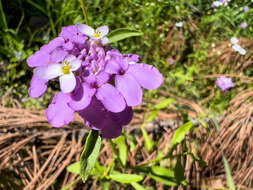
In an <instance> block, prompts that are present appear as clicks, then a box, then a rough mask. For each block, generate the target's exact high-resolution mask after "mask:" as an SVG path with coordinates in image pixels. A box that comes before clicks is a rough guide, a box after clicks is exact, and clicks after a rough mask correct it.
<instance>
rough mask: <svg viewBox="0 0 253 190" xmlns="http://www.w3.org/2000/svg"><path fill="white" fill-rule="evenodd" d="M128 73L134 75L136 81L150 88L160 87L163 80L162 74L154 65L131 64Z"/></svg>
mask: <svg viewBox="0 0 253 190" xmlns="http://www.w3.org/2000/svg"><path fill="white" fill-rule="evenodd" d="M127 73H129V74H131V75H132V76H134V78H135V79H136V81H137V82H138V83H139V84H140V85H141V86H142V87H143V88H146V89H148V90H153V89H156V88H158V87H159V86H161V84H162V82H163V76H162V74H161V73H160V72H159V71H158V69H157V68H155V67H153V66H152V65H147V64H131V65H130V66H129V69H128V71H127Z"/></svg>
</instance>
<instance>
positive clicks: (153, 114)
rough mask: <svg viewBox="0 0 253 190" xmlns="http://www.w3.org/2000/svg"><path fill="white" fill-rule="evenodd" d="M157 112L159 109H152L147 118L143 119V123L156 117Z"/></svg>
mask: <svg viewBox="0 0 253 190" xmlns="http://www.w3.org/2000/svg"><path fill="white" fill-rule="evenodd" d="M158 112H159V110H156V109H155V110H153V111H152V112H151V114H150V115H149V116H148V118H147V120H146V121H145V123H147V122H151V121H153V120H154V119H155V118H156V116H157V115H158Z"/></svg>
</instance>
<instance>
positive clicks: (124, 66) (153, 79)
mask: <svg viewBox="0 0 253 190" xmlns="http://www.w3.org/2000/svg"><path fill="white" fill-rule="evenodd" d="M106 60H107V64H106V67H105V71H106V72H107V73H110V74H114V75H115V86H116V88H117V89H118V90H119V91H120V92H121V94H122V95H123V96H124V98H125V101H126V103H127V105H128V106H137V105H140V104H141V103H142V90H141V87H143V88H146V89H149V90H153V89H156V88H158V87H159V86H160V85H161V84H162V81H163V77H162V75H161V73H160V72H159V71H158V70H157V69H156V68H155V67H153V66H151V65H146V64H139V63H135V62H132V61H130V62H129V61H128V59H126V58H124V57H123V56H122V55H121V54H120V52H119V51H117V50H111V51H109V52H107V56H106Z"/></svg>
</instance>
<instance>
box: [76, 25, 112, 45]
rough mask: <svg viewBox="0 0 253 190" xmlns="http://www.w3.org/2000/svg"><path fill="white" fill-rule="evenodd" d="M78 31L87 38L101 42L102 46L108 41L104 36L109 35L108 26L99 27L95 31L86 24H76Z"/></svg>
mask: <svg viewBox="0 0 253 190" xmlns="http://www.w3.org/2000/svg"><path fill="white" fill-rule="evenodd" d="M77 27H78V30H79V31H80V32H81V33H83V34H85V35H87V36H89V37H90V38H91V39H93V40H101V42H102V44H108V43H109V40H108V38H107V37H106V35H107V34H108V33H109V28H108V26H100V27H98V28H97V29H96V30H94V29H93V28H91V27H90V26H88V25H86V24H78V25H77Z"/></svg>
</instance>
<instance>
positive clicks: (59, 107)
mask: <svg viewBox="0 0 253 190" xmlns="http://www.w3.org/2000/svg"><path fill="white" fill-rule="evenodd" d="M69 100H70V95H69V94H64V93H62V92H59V93H58V94H56V97H55V98H54V100H53V101H52V103H51V104H50V105H49V106H48V108H47V109H46V116H47V119H48V121H49V123H50V124H51V125H52V126H54V127H62V126H63V125H66V124H68V123H70V122H71V121H72V120H73V119H74V116H75V115H74V111H73V110H72V109H71V108H70V107H69V106H68V101H69Z"/></svg>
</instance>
